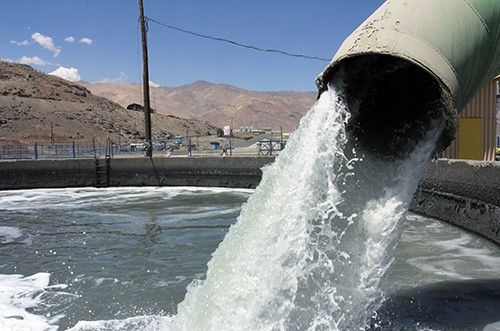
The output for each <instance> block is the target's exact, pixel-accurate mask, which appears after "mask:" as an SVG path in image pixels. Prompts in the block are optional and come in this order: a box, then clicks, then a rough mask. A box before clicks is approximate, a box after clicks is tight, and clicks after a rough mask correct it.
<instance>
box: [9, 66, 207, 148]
mask: <svg viewBox="0 0 500 331" xmlns="http://www.w3.org/2000/svg"><path fill="white" fill-rule="evenodd" d="M143 123H144V113H142V112H137V111H131V110H126V109H125V108H123V107H122V106H120V105H119V104H117V103H115V102H112V101H110V100H107V99H105V98H102V97H99V96H95V95H93V94H92V93H91V91H89V90H88V89H87V88H85V87H83V86H81V85H78V84H74V83H71V82H69V81H66V80H64V79H61V78H58V77H55V76H51V75H47V74H44V73H42V72H40V71H37V70H35V69H33V68H31V67H29V66H27V65H21V64H14V63H10V62H4V61H0V142H4V143H5V142H10V143H19V142H21V143H22V142H35V141H39V142H48V141H51V140H53V141H55V142H58V141H71V140H80V141H83V140H91V139H92V138H94V137H95V138H96V139H97V140H98V141H105V140H106V139H107V138H108V137H111V139H113V140H115V141H118V140H120V141H121V142H128V141H131V140H134V139H138V138H141V137H143V136H144V124H143ZM152 123H153V135H154V136H155V137H166V136H168V135H170V134H174V135H176V134H185V133H186V131H189V134H201V135H205V134H207V133H210V134H215V133H216V127H214V126H212V125H210V124H207V123H204V122H200V121H197V120H191V119H190V120H184V119H179V118H174V117H170V116H166V115H161V114H153V116H152Z"/></svg>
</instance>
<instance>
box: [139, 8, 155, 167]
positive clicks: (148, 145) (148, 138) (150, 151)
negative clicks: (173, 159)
mask: <svg viewBox="0 0 500 331" xmlns="http://www.w3.org/2000/svg"><path fill="white" fill-rule="evenodd" d="M139 20H140V24H141V35H142V63H143V70H142V71H143V74H142V76H143V81H142V88H143V91H144V117H145V119H144V126H145V131H146V151H145V152H146V157H152V156H153V142H152V139H151V108H150V106H149V69H148V45H147V36H146V33H147V31H146V23H145V19H144V7H143V5H142V0H139Z"/></svg>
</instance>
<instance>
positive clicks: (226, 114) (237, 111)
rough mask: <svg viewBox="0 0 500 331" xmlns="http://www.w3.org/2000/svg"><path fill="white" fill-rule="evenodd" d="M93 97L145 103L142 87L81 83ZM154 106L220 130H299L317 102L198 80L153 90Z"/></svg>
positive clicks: (308, 96) (308, 95) (307, 96)
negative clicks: (305, 116)
mask: <svg viewBox="0 0 500 331" xmlns="http://www.w3.org/2000/svg"><path fill="white" fill-rule="evenodd" d="M81 84H82V85H83V86H85V87H86V88H88V89H89V90H90V91H91V92H92V93H93V94H94V95H97V96H101V97H104V98H107V99H109V100H112V101H114V102H116V103H118V104H120V105H121V106H123V107H127V106H128V105H130V104H133V103H137V104H142V99H143V91H142V85H140V84H128V83H86V82H81ZM150 100H151V107H152V108H153V109H154V110H155V111H156V112H157V113H158V114H164V115H173V116H176V117H180V118H186V119H196V120H200V121H204V122H208V123H211V124H213V125H215V126H218V127H223V126H226V125H231V126H232V127H233V128H235V129H240V127H242V126H244V127H253V128H254V129H259V128H266V127H270V128H275V129H279V128H280V127H281V128H282V129H283V130H285V131H291V130H293V129H295V128H297V126H298V124H299V121H300V119H301V118H302V116H303V115H304V114H305V113H306V112H307V111H308V110H309V109H310V107H311V106H312V105H313V104H314V102H315V101H316V93H314V92H283V91H281V92H256V91H249V90H244V89H240V88H237V87H234V86H231V85H226V84H213V83H209V82H206V81H197V82H195V83H193V84H189V85H184V86H180V87H176V88H170V87H150Z"/></svg>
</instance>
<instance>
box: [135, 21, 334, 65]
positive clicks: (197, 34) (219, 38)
mask: <svg viewBox="0 0 500 331" xmlns="http://www.w3.org/2000/svg"><path fill="white" fill-rule="evenodd" d="M145 20H146V21H150V22H153V23H156V24H158V25H160V26H162V27H164V28H167V29H171V30H175V31H178V32H182V33H186V34H190V35H193V36H196V37H200V38H205V39H210V40H214V41H219V42H225V43H228V44H231V45H234V46H238V47H242V48H247V49H253V50H255V51H259V52H266V53H277V54H281V55H286V56H290V57H295V58H303V59H307V60H317V61H325V62H330V59H326V58H322V57H318V56H311V55H304V54H294V53H290V52H287V51H283V50H279V49H272V48H261V47H257V46H253V45H246V44H243V43H240V42H237V41H234V40H231V39H227V38H222V37H214V36H210V35H207V34H203V33H198V32H194V31H190V30H186V29H183V28H180V27H177V26H173V25H170V24H166V23H162V22H159V21H157V20H155V19H152V18H150V17H145Z"/></svg>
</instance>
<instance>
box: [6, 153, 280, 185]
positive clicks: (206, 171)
mask: <svg viewBox="0 0 500 331" xmlns="http://www.w3.org/2000/svg"><path fill="white" fill-rule="evenodd" d="M272 161H274V158H272V157H238V158H236V157H234V158H230V157H225V158H218V157H190V158H152V159H149V158H144V157H143V158H113V159H111V160H110V163H109V177H108V180H109V186H218V187H241V188H255V187H256V186H257V184H258V183H259V182H260V179H261V176H262V171H261V168H262V167H263V166H264V165H266V164H268V163H271V162H272ZM99 162H100V164H101V165H102V164H105V160H104V159H100V160H99ZM103 169H104V168H103ZM96 170H97V169H96V163H95V161H94V160H93V159H67V160H19V161H5V162H0V189H2V190H10V189H30V188H62V187H86V186H99V185H98V175H97V171H96ZM101 170H102V169H101ZM101 176H104V177H105V176H106V175H101Z"/></svg>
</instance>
